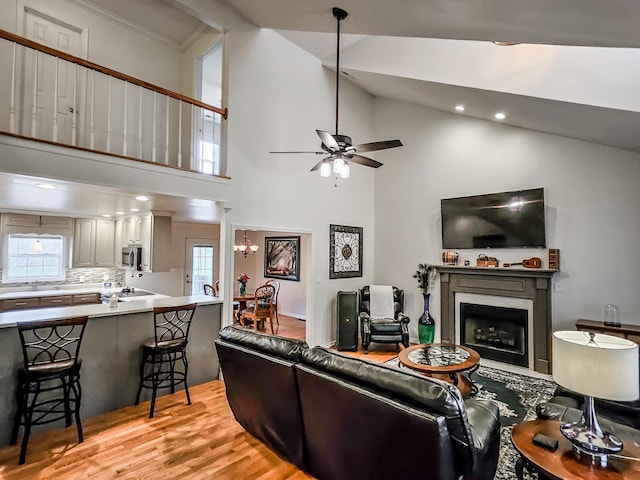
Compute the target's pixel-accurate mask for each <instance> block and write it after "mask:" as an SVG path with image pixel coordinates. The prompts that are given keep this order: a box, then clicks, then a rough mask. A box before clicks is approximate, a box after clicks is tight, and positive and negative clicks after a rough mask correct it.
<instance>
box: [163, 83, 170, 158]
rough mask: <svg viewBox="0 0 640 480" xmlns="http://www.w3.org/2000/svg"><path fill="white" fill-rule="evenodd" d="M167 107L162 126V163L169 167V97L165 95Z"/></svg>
mask: <svg viewBox="0 0 640 480" xmlns="http://www.w3.org/2000/svg"><path fill="white" fill-rule="evenodd" d="M166 103H167V107H166V112H165V126H164V163H165V165H169V95H167V102H166Z"/></svg>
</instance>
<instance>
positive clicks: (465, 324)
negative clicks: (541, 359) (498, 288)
mask: <svg viewBox="0 0 640 480" xmlns="http://www.w3.org/2000/svg"><path fill="white" fill-rule="evenodd" d="M527 317H528V312H527V310H522V309H519V308H507V307H496V306H492V305H477V304H473V303H461V304H460V338H461V341H462V345H464V346H467V347H470V348H473V349H474V350H475V351H477V352H478V353H479V354H480V356H481V357H482V358H488V359H491V360H496V361H499V362H505V363H510V364H513V365H519V366H522V367H528V366H529V347H528V345H529V342H528V338H527V336H528V328H527Z"/></svg>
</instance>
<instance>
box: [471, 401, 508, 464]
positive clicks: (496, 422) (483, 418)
mask: <svg viewBox="0 0 640 480" xmlns="http://www.w3.org/2000/svg"><path fill="white" fill-rule="evenodd" d="M464 405H465V408H466V410H467V418H468V419H469V425H470V426H471V434H472V437H473V448H474V450H476V452H478V454H479V455H480V456H482V455H483V454H484V453H485V452H486V451H487V450H489V448H490V446H491V442H492V441H495V439H496V436H499V435H500V411H499V410H498V405H497V404H496V403H495V402H492V401H491V400H480V399H477V398H473V399H469V400H467V401H465V402H464Z"/></svg>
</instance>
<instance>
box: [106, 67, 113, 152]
mask: <svg viewBox="0 0 640 480" xmlns="http://www.w3.org/2000/svg"><path fill="white" fill-rule="evenodd" d="M111 80H112V77H109V93H108V95H107V152H110V151H111Z"/></svg>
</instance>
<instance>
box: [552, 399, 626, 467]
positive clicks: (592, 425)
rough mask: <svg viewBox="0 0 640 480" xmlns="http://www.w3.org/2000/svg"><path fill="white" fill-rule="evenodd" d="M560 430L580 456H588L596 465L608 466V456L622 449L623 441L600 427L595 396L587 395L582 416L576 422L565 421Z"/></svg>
mask: <svg viewBox="0 0 640 480" xmlns="http://www.w3.org/2000/svg"><path fill="white" fill-rule="evenodd" d="M560 432H561V433H562V435H564V436H565V438H567V440H569V441H570V442H571V443H572V444H573V451H574V453H575V454H576V455H577V456H578V457H581V456H586V457H588V458H590V459H591V463H593V464H594V465H600V466H601V467H606V466H607V464H608V462H609V459H608V456H609V455H611V454H614V453H618V452H620V451H622V447H623V445H622V441H620V439H619V438H618V437H616V436H615V435H612V434H610V433H607V432H605V431H604V430H602V428H601V427H600V424H599V423H598V419H597V417H596V413H595V406H594V401H593V397H590V396H585V398H584V410H583V412H582V418H581V419H580V421H579V422H576V423H565V424H562V425H561V426H560Z"/></svg>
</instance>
